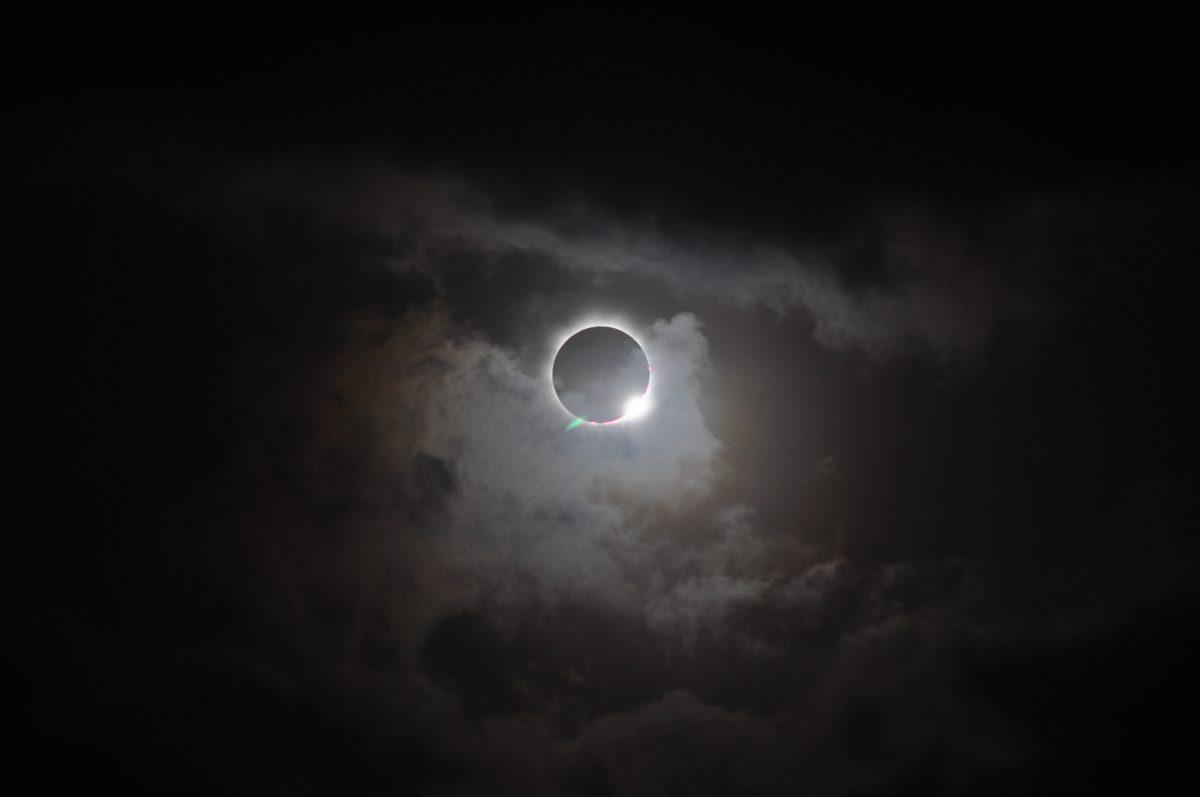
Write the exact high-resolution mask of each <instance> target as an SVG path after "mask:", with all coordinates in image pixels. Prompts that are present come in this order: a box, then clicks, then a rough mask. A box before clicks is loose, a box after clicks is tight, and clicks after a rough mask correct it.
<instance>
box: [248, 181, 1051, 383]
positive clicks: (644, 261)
mask: <svg viewBox="0 0 1200 797" xmlns="http://www.w3.org/2000/svg"><path fill="white" fill-rule="evenodd" d="M235 185H236V190H237V191H238V192H239V193H240V194H241V195H242V196H243V197H246V198H248V199H250V200H252V201H253V202H256V203H266V204H268V205H272V204H279V203H283V204H285V205H290V206H293V207H303V208H308V209H309V210H314V211H316V212H317V213H318V214H319V215H320V216H321V217H323V218H324V219H326V220H327V223H331V224H334V225H338V226H342V227H345V228H347V229H352V230H356V231H357V232H358V233H359V234H366V235H371V236H377V237H379V238H381V239H382V240H384V241H387V242H388V249H387V251H386V252H385V253H384V254H383V255H382V258H383V260H384V261H386V262H387V263H388V264H389V265H390V267H392V268H395V269H399V270H402V271H410V270H411V271H416V272H419V273H422V274H425V275H427V276H429V277H430V278H431V279H432V280H434V281H435V282H438V283H439V284H442V285H443V286H444V284H445V283H444V279H445V275H446V273H448V272H449V271H453V270H454V269H453V268H447V263H448V262H453V261H455V260H456V259H459V258H461V257H462V256H464V255H467V256H469V257H471V258H473V259H474V261H475V263H476V265H475V268H476V269H478V270H479V271H480V272H481V273H485V272H487V271H489V270H491V269H495V268H498V267H502V264H503V262H504V259H505V258H506V257H508V256H511V255H513V254H517V255H520V256H523V257H526V258H544V259H546V260H548V261H549V262H550V263H553V264H554V265H555V266H556V267H557V268H559V269H562V270H564V271H565V272H568V273H571V274H575V275H578V276H579V277H581V278H583V279H585V280H589V281H592V282H594V283H596V284H603V283H605V282H607V281H611V280H614V279H638V280H649V281H650V282H652V283H655V284H658V285H661V286H663V287H664V288H666V289H668V290H670V291H671V292H672V293H673V294H674V295H676V296H677V297H679V298H680V299H682V300H683V301H684V302H691V303H696V304H699V303H707V304H715V305H726V306H729V307H733V308H737V309H752V308H756V307H762V308H767V309H769V310H771V311H773V312H775V313H777V314H780V315H787V314H793V313H798V314H801V315H802V316H804V317H806V318H808V319H809V320H810V322H811V324H812V336H813V339H814V340H815V341H816V342H817V343H819V344H820V345H822V346H824V347H826V348H828V349H830V350H833V351H838V352H844V351H860V352H863V353H865V354H867V355H868V356H869V357H871V358H873V359H876V360H882V359H888V358H891V357H894V356H897V355H900V354H905V353H912V352H921V351H930V352H932V353H934V354H935V355H936V356H937V357H939V358H941V359H943V360H947V361H957V360H963V359H967V358H970V357H972V356H974V355H975V354H977V353H978V352H979V350H980V349H981V347H983V346H984V345H986V343H987V342H988V341H989V339H990V338H991V336H992V335H993V334H994V332H995V331H996V329H997V327H998V326H999V325H1000V324H1001V323H1002V322H1004V321H1005V320H1008V319H1011V318H1028V317H1031V316H1032V315H1034V313H1035V307H1036V305H1035V302H1034V301H1033V300H1032V298H1031V294H1029V293H1028V291H1025V290H1024V288H1023V287H1022V286H1021V285H1020V284H1019V283H1014V282H1013V281H1012V278H1013V275H1014V274H1016V273H1018V272H1025V271H1027V270H1028V268H1029V267H1028V264H1027V263H1025V262H1023V261H1022V260H1021V258H1024V257H1025V256H1024V255H1017V254H1013V253H1009V254H1008V255H1006V257H1008V259H1007V260H1005V261H997V259H996V254H995V253H994V252H990V251H989V250H987V249H985V248H984V247H983V246H982V245H981V244H980V242H979V241H977V240H975V239H974V238H972V237H971V236H969V235H968V234H966V232H965V231H964V230H963V229H962V227H961V225H958V224H955V223H952V222H951V221H950V220H949V219H947V218H945V217H944V216H942V215H939V214H937V213H935V212H933V211H932V210H930V209H927V208H926V209H922V208H915V207H905V206H893V207H882V208H879V209H875V210H873V211H872V213H871V214H870V215H869V216H867V217H865V218H864V219H863V221H862V227H861V230H860V231H859V232H858V233H857V235H858V237H859V238H861V239H863V240H864V241H865V242H868V243H869V246H868V247H867V248H868V250H869V251H870V253H871V257H872V258H874V260H875V262H874V264H873V266H872V273H873V275H874V276H873V277H872V278H870V279H868V280H866V281H864V282H861V283H860V284H850V283H848V282H846V281H845V279H844V277H843V276H842V274H844V272H845V270H846V269H845V268H844V265H845V264H844V263H843V262H842V261H843V260H845V259H847V258H850V257H854V256H857V255H855V254H854V253H853V252H852V251H851V250H852V249H853V247H850V248H847V247H846V246H845V245H844V244H842V243H840V242H839V243H838V244H836V245H829V244H828V243H818V242H810V243H803V242H801V243H799V244H795V243H792V244H785V243H782V242H777V243H764V242H761V241H753V242H752V241H749V240H746V239H745V238H744V237H740V236H738V235H735V234H733V233H732V232H723V231H721V230H719V229H704V230H689V231H687V232H686V234H681V233H678V232H674V233H673V232H668V231H667V229H666V226H665V225H662V224H657V223H655V222H654V221H653V220H652V219H647V218H638V219H628V218H619V217H617V216H615V215H613V214H611V213H609V212H607V211H605V209H603V208H600V207H597V206H595V205H593V204H591V203H588V202H585V201H581V200H578V199H576V200H575V201H568V202H564V203H562V204H559V205H556V206H554V207H553V209H552V210H549V211H548V210H545V209H532V208H530V209H526V210H524V211H521V210H512V209H505V208H501V207H500V205H499V204H498V203H497V202H496V201H495V200H493V199H492V197H491V196H490V195H489V193H488V191H487V190H485V189H484V188H482V187H481V186H479V185H472V184H471V183H470V182H468V181H465V180H461V179H448V178H440V177H433V176H427V175H426V176H414V175H409V174H405V173H403V172H398V171H396V170H395V169H393V168H390V167H387V166H382V165H380V164H359V165H357V166H355V165H346V164H343V165H341V166H338V167H332V168H329V169H326V170H324V171H321V172H313V171H310V172H300V171H296V170H287V171H274V170H265V171H264V170H261V169H259V170H257V171H252V172H249V173H248V174H246V175H244V176H243V177H242V178H241V179H240V180H239V181H237V182H236V183H235ZM998 217H999V221H998V222H997V223H996V224H997V227H999V228H1002V229H1003V230H1004V231H1009V232H1011V231H1013V230H1014V229H1015V230H1016V231H1017V235H1018V237H1020V226H1021V224H1022V219H1025V218H1027V214H1026V213H1025V212H1024V211H1022V210H1021V209H1007V210H1005V211H1004V212H1003V213H1000V214H998ZM859 248H861V244H860V246H859ZM1026 259H1027V258H1026Z"/></svg>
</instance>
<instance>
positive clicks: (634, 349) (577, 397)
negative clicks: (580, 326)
mask: <svg viewBox="0 0 1200 797" xmlns="http://www.w3.org/2000/svg"><path fill="white" fill-rule="evenodd" d="M552 378H553V380H554V392H555V393H557V394H558V400H559V401H561V402H562V405H563V407H565V408H566V410H567V412H569V413H571V414H572V415H574V416H575V417H576V418H579V419H581V420H583V421H587V422H589V423H612V422H613V421H619V420H621V419H622V418H624V417H627V416H629V415H632V414H635V413H637V412H638V411H639V410H640V409H642V407H643V406H644V399H645V395H646V391H647V390H648V389H649V387H650V361H649V360H648V359H647V358H646V352H645V351H643V350H642V347H641V346H640V345H638V342H637V341H636V340H634V339H633V338H632V337H630V336H629V335H628V334H626V333H624V332H622V331H621V330H619V329H615V328H613V327H588V328H587V329H584V330H581V331H579V332H576V333H575V334H574V335H572V336H571V337H569V338H567V340H566V342H565V343H563V345H562V346H561V347H560V348H559V350H558V354H556V355H555V357H554V367H553V370H552Z"/></svg>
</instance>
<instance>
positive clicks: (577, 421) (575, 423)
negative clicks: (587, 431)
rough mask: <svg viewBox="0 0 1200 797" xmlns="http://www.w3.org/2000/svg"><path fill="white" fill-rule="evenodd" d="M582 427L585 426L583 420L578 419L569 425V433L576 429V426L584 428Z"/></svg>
mask: <svg viewBox="0 0 1200 797" xmlns="http://www.w3.org/2000/svg"><path fill="white" fill-rule="evenodd" d="M582 425H583V418H576V419H575V420H573V421H571V422H570V423H568V424H567V431H568V432H569V431H571V430H572V429H574V428H575V427H576V426H582Z"/></svg>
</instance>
